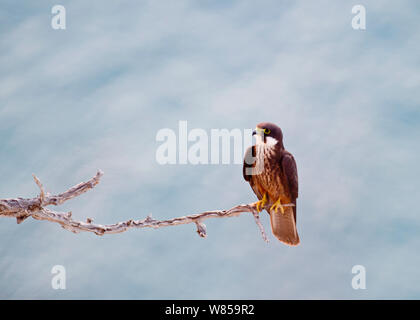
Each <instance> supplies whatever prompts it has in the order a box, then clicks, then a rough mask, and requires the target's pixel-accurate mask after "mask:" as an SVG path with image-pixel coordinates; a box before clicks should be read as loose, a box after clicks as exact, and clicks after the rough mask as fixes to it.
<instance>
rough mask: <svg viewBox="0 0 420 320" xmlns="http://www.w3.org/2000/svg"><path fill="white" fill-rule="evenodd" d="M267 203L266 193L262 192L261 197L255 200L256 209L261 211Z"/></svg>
mask: <svg viewBox="0 0 420 320" xmlns="http://www.w3.org/2000/svg"><path fill="white" fill-rule="evenodd" d="M266 204H267V194H266V193H264V196H263V198H262V199H261V200H260V201H258V202H257V211H258V212H261V211H262V209H264V207H265V205H266Z"/></svg>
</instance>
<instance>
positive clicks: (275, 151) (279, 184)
mask: <svg viewBox="0 0 420 320" xmlns="http://www.w3.org/2000/svg"><path fill="white" fill-rule="evenodd" d="M252 134H253V135H256V143H255V145H253V146H252V147H249V148H248V150H247V151H246V153H245V159H244V165H243V176H244V179H245V180H246V181H248V182H249V184H250V185H251V188H252V190H253V191H254V193H255V194H256V195H257V198H258V200H259V201H258V202H257V204H256V206H257V210H258V211H262V210H263V209H264V208H265V209H266V210H267V212H268V213H269V214H270V222H271V231H272V232H273V234H274V236H275V237H276V238H277V239H279V240H280V241H281V242H283V243H285V244H287V245H290V246H296V245H298V244H299V242H300V240H299V236H298V233H297V229H296V199H297V197H298V174H297V167H296V161H295V159H294V158H293V155H292V154H291V153H290V152H288V151H286V149H285V148H284V145H283V133H282V131H281V129H280V128H279V127H278V126H276V125H275V124H273V123H270V122H263V123H260V124H258V125H257V127H256V129H255V131H254V132H253V133H252ZM286 204H289V205H288V206H283V205H286ZM290 204H293V206H290Z"/></svg>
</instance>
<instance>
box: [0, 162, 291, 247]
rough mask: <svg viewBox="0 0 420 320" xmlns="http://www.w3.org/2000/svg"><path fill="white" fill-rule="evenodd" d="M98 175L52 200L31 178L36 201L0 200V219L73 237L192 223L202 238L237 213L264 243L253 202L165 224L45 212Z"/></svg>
mask: <svg viewBox="0 0 420 320" xmlns="http://www.w3.org/2000/svg"><path fill="white" fill-rule="evenodd" d="M102 175H103V173H102V171H100V170H99V171H98V172H97V174H96V175H95V176H94V177H93V178H92V179H90V180H89V181H86V182H82V183H79V184H78V185H76V186H74V187H72V188H70V189H69V190H67V191H66V192H63V193H60V194H58V195H53V196H51V195H49V194H46V193H45V192H44V187H43V186H42V183H41V181H40V180H39V179H38V178H37V177H36V176H35V175H34V176H33V177H34V180H35V183H36V184H37V186H38V187H39V189H40V195H39V197H36V198H32V199H24V198H16V199H3V200H0V217H14V218H16V219H17V222H18V223H21V222H22V221H24V220H25V219H26V218H28V217H32V218H34V219H36V220H46V221H50V222H55V223H58V224H60V225H61V226H62V227H63V228H64V229H66V230H69V231H72V232H74V233H79V232H82V231H85V232H93V233H95V234H97V235H104V234H114V233H121V232H125V231H127V230H128V229H132V228H155V229H157V228H162V227H169V226H176V225H181V224H189V223H195V225H196V227H197V233H198V234H199V236H200V237H203V238H205V237H206V236H207V230H206V225H205V224H204V223H203V220H205V219H209V218H226V217H236V216H239V215H240V214H241V213H245V212H250V213H252V214H253V216H254V219H255V223H256V224H257V226H258V228H259V230H260V232H261V235H262V237H263V239H264V241H266V242H268V238H267V235H266V233H265V231H264V227H263V225H262V224H261V221H260V216H259V212H258V211H257V208H256V202H255V203H251V204H242V205H237V206H235V207H233V208H231V209H229V210H215V211H206V212H202V213H198V214H192V215H187V216H183V217H178V218H173V219H169V220H155V219H153V218H152V216H151V215H148V216H147V217H146V218H145V219H142V220H132V219H130V220H127V221H123V222H118V223H114V224H108V225H102V224H96V223H94V222H93V219H92V218H87V219H86V222H82V221H76V220H73V219H72V213H71V212H66V213H65V212H55V211H52V210H49V209H47V208H46V206H48V205H59V204H62V203H64V202H65V201H67V200H70V199H73V198H75V197H77V196H79V195H81V194H83V193H85V192H87V191H88V190H90V189H93V188H94V187H95V186H96V185H97V184H98V183H99V181H100V178H101V177H102ZM283 206H285V207H287V206H293V204H285V205H283Z"/></svg>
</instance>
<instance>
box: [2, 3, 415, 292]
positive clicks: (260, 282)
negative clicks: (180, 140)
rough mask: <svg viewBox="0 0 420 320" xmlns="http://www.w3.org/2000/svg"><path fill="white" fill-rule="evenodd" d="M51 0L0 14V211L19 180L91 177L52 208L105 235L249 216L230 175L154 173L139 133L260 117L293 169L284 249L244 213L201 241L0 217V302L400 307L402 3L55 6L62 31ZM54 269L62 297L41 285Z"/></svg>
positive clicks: (409, 193) (411, 19) (243, 192)
mask: <svg viewBox="0 0 420 320" xmlns="http://www.w3.org/2000/svg"><path fill="white" fill-rule="evenodd" d="M55 4H57V3H56V2H54V1H37V2H36V3H35V2H30V1H21V2H19V3H17V2H16V1H8V0H5V1H2V4H1V5H0V8H1V10H0V139H1V145H0V159H1V165H0V177H1V181H0V197H1V198H8V197H16V196H22V197H31V196H36V194H37V192H38V190H37V188H36V185H35V184H34V183H33V181H32V177H31V174H32V173H35V174H37V176H38V177H39V178H40V179H41V180H42V181H43V183H44V185H45V187H46V188H47V189H48V191H50V192H59V191H62V190H65V189H66V188H68V187H69V186H72V185H74V184H76V183H78V182H80V181H83V180H86V179H88V178H90V177H91V176H93V175H94V174H95V172H96V170H97V169H98V168H100V169H102V170H103V171H104V172H105V176H104V178H103V180H102V182H101V184H99V185H98V186H97V188H95V190H93V191H92V192H89V193H88V194H85V195H83V196H81V197H79V198H77V199H74V200H72V201H70V202H68V203H66V204H65V205H63V206H62V207H60V208H59V209H60V210H63V211H64V210H71V211H72V212H73V215H74V217H75V218H79V219H82V220H84V219H85V218H86V217H93V218H95V221H96V222H98V223H112V222H117V221H121V220H124V219H130V218H143V217H145V216H146V215H147V214H149V213H152V214H153V216H154V217H155V218H157V219H159V218H162V219H164V218H171V217H176V216H182V215H185V214H189V213H196V212H201V211H204V210H211V209H223V208H230V207H232V206H234V205H236V204H239V203H249V202H252V201H255V196H254V194H253V193H252V191H251V189H250V188H249V185H248V184H247V183H245V181H243V179H242V169H241V166H240V165H234V164H232V165H198V166H193V165H172V166H162V165H159V164H157V162H156V161H155V152H156V148H157V147H158V145H159V143H158V142H156V140H155V136H156V133H157V131H158V130H159V129H161V128H173V129H177V126H178V121H180V120H187V121H188V125H189V127H190V128H203V129H205V130H210V129H212V128H216V129H217V128H228V129H233V128H241V129H246V128H253V127H255V125H256V123H258V122H261V121H272V122H275V123H276V124H278V125H279V126H281V127H282V129H283V133H284V144H285V146H286V148H287V149H288V150H289V151H291V152H292V153H293V154H294V155H295V158H296V160H297V164H298V170H299V183H300V195H299V199H298V230H299V234H300V238H301V241H302V243H301V245H300V246H299V247H296V248H289V247H286V246H284V245H283V244H281V243H279V242H276V241H275V239H274V237H272V236H271V235H270V240H271V242H270V243H269V244H266V243H265V242H264V241H262V239H261V236H260V234H259V232H258V229H257V227H256V226H255V223H254V221H253V218H252V217H251V216H250V215H249V216H247V215H244V216H241V217H240V218H232V219H213V220H207V223H206V224H207V230H208V237H207V238H206V239H201V238H199V237H198V236H197V235H196V233H195V229H194V226H193V225H185V226H178V227H171V228H164V229H158V230H144V229H141V230H131V231H129V232H126V233H123V234H118V235H109V236H105V237H97V236H95V235H93V234H78V235H74V234H72V233H70V232H67V231H65V230H63V229H62V228H60V227H59V226H57V225H54V224H51V223H46V222H40V221H35V220H32V219H31V220H26V221H25V222H24V223H23V224H21V225H17V224H16V222H15V220H13V219H6V218H3V219H0V241H1V243H2V244H3V245H2V246H1V247H0V256H1V259H0V298H3V299H31V298H39V299H62V298H67V299H98V298H104V299H112V298H114V299H157V298H162V299H200V298H201V299H206V298H222V299H225V298H238V299H246V298H256V299H283V298H286V299H288V298H296V299H310V298H319V299H328V298H336V299H337V298H345V299H373V298H386V299H388V298H408V299H412V298H419V297H420V287H419V283H420V271H419V264H420V256H419V255H418V248H419V246H420V238H419V236H418V234H419V232H418V230H419V227H420V218H419V209H418V204H417V202H418V200H417V199H418V198H419V197H420V192H419V189H418V185H419V184H418V181H419V178H420V177H419V172H418V170H416V166H417V164H418V163H419V160H420V159H419V158H420V157H419V156H420V153H419V148H418V140H419V138H420V126H419V120H420V112H419V103H420V93H419V87H420V73H419V67H420V56H419V54H418V52H420V32H419V29H420V19H419V18H420V7H419V5H418V3H417V2H416V1H400V2H398V3H395V2H394V1H380V2H379V1H362V2H357V3H351V2H344V1H342V2H338V1H331V0H329V1H326V0H323V1H317V2H316V3H315V2H309V1H260V2H258V4H257V3H256V2H255V1H176V2H174V1H113V2H112V3H111V2H104V1H89V2H87V1H79V0H77V1H61V2H60V3H59V4H62V5H64V6H65V8H66V11H67V19H66V20H67V29H66V30H53V29H52V28H51V24H50V21H51V17H52V15H51V7H52V6H53V5H55ZM355 4H363V5H364V6H365V7H366V11H367V29H366V30H365V31H356V30H353V29H352V28H351V19H352V14H351V8H352V6H353V5H355ZM57 209H58V208H57ZM262 219H263V223H264V225H265V227H266V229H267V230H269V220H268V215H267V214H263V215H262ZM58 264H59V265H63V266H65V267H66V270H67V289H66V290H61V291H60V290H53V289H52V288H51V278H52V275H51V268H52V267H53V266H54V265H58ZM358 264H361V265H364V266H365V267H366V273H367V289H366V290H353V289H352V287H351V279H352V276H353V275H352V274H351V269H352V267H353V266H354V265H358Z"/></svg>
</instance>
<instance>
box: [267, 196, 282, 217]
mask: <svg viewBox="0 0 420 320" xmlns="http://www.w3.org/2000/svg"><path fill="white" fill-rule="evenodd" d="M279 209H280V211H281V214H284V207H283V206H282V205H281V201H280V198H279V199H278V200H277V201H276V202H274V204H273V205H272V206H271V207H270V211H274V212H275V213H277V211H278V210H279Z"/></svg>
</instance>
